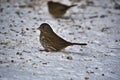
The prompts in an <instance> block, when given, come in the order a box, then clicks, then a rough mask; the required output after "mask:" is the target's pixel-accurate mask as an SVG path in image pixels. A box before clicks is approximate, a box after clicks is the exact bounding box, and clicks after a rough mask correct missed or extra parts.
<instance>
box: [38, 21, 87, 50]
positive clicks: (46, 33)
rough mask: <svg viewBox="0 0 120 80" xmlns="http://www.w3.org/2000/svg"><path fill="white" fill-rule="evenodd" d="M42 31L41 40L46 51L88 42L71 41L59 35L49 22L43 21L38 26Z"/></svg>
mask: <svg viewBox="0 0 120 80" xmlns="http://www.w3.org/2000/svg"><path fill="white" fill-rule="evenodd" d="M38 29H39V30H40V32H41V34H40V42H41V45H42V46H43V47H44V48H45V50H46V51H60V50H62V49H64V48H66V47H67V46H72V45H87V44H86V43H71V42H68V41H66V40H64V39H63V38H61V37H59V36H58V35H57V34H56V33H55V32H54V31H53V30H52V28H51V27H50V25H49V24H47V23H43V24H41V25H40V27H39V28H38Z"/></svg>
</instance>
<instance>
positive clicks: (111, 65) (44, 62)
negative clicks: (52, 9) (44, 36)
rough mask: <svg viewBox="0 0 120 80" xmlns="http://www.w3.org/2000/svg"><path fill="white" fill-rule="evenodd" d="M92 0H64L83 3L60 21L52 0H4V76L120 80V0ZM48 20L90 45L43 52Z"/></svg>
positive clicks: (9, 79) (0, 62) (5, 79)
mask: <svg viewBox="0 0 120 80" xmlns="http://www.w3.org/2000/svg"><path fill="white" fill-rule="evenodd" d="M56 1H57V0H56ZM58 1H59V0H58ZM87 1H88V0H69V1H68V0H61V3H64V4H77V5H78V6H77V7H74V8H71V9H70V10H69V11H68V12H67V13H66V14H65V17H68V18H65V19H54V18H53V17H51V15H50V14H49V13H48V10H47V5H46V3H47V1H46V0H31V1H30V0H0V80H120V6H118V5H117V4H120V0H91V1H89V2H87ZM95 6H96V7H95ZM117 6H118V8H117ZM43 22H47V23H49V24H50V25H51V27H52V28H53V30H54V31H55V32H56V33H57V34H58V35H60V36H61V37H63V38H64V39H66V40H67V41H71V42H86V43H87V44H88V45H87V46H85V47H81V46H69V47H67V48H66V49H65V50H64V51H61V52H54V53H52V52H45V51H42V52H41V51H39V50H40V49H43V47H42V46H41V44H40V43H39V34H40V32H39V31H38V30H37V29H36V28H38V27H39V25H40V24H41V23H43ZM85 78H88V79H85Z"/></svg>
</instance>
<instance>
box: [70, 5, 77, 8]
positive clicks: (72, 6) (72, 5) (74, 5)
mask: <svg viewBox="0 0 120 80" xmlns="http://www.w3.org/2000/svg"><path fill="white" fill-rule="evenodd" d="M74 6H77V5H76V4H73V5H71V6H69V8H71V7H74Z"/></svg>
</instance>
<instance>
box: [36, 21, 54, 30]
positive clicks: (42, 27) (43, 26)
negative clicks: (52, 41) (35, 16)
mask: <svg viewBox="0 0 120 80" xmlns="http://www.w3.org/2000/svg"><path fill="white" fill-rule="evenodd" d="M37 29H38V30H40V31H41V32H51V31H53V30H52V28H51V27H50V25H49V24H47V23H42V24H41V25H40V27H38V28H37Z"/></svg>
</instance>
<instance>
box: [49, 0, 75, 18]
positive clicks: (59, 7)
mask: <svg viewBox="0 0 120 80" xmlns="http://www.w3.org/2000/svg"><path fill="white" fill-rule="evenodd" d="M47 5H48V11H49V13H50V14H51V15H52V16H53V17H55V18H60V17H62V16H63V15H64V14H65V13H66V11H67V10H68V9H69V8H71V7H74V6H76V5H70V6H68V5H65V4H61V3H59V2H53V1H48V3H47Z"/></svg>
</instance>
